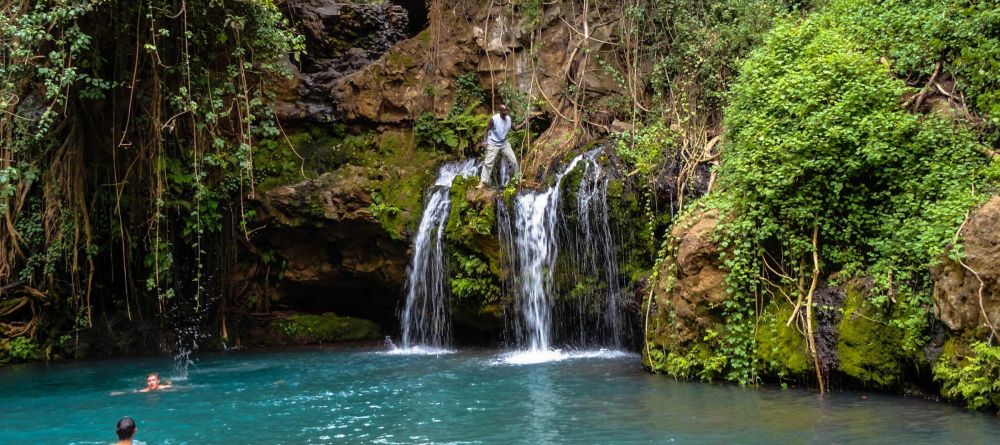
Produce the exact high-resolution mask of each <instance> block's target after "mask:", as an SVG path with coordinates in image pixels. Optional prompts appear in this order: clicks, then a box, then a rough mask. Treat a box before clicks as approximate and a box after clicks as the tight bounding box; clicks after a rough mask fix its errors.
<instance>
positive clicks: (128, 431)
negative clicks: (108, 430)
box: [115, 416, 137, 445]
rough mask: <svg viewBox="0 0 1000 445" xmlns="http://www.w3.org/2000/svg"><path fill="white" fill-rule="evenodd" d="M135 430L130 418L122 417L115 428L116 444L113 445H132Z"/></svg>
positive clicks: (133, 422)
mask: <svg viewBox="0 0 1000 445" xmlns="http://www.w3.org/2000/svg"><path fill="white" fill-rule="evenodd" d="M136 429H137V428H136V427H135V421H134V420H132V418H131V417H128V416H125V417H122V418H121V420H119V421H118V426H117V427H115V433H116V434H118V442H115V445H132V436H135V430H136Z"/></svg>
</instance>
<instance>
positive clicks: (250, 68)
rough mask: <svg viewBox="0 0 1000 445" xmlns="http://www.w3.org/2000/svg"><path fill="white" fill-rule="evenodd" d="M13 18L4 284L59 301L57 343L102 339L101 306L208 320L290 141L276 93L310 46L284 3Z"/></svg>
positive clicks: (7, 75)
mask: <svg viewBox="0 0 1000 445" xmlns="http://www.w3.org/2000/svg"><path fill="white" fill-rule="evenodd" d="M4 14H5V15H4V20H2V21H0V22H2V23H0V42H2V43H3V45H0V48H2V49H0V57H2V59H3V60H4V63H2V64H0V107H2V110H3V113H0V134H3V135H4V136H3V137H2V138H0V159H2V161H0V213H2V214H3V215H2V216H3V219H5V220H6V221H9V222H10V223H11V224H13V225H14V227H18V228H19V230H18V231H17V232H13V231H3V232H2V233H0V246H3V248H4V249H5V250H4V252H0V281H2V282H9V281H13V279H14V278H15V277H17V278H20V279H23V280H24V281H25V284H26V285H28V286H32V287H34V288H36V289H38V290H39V291H41V292H43V293H45V294H46V295H48V296H50V297H51V300H48V301H47V304H46V305H45V307H44V309H43V311H41V312H42V313H40V314H37V317H38V320H34V321H38V322H39V326H40V328H41V332H38V333H36V335H41V336H44V335H47V332H45V331H51V332H56V331H58V330H60V329H67V328H68V329H78V328H81V327H84V328H85V327H89V326H90V325H91V324H92V321H93V320H91V319H90V315H91V314H92V311H91V309H92V307H93V306H96V307H107V308H115V307H124V308H127V309H126V310H128V311H129V318H131V317H132V316H133V315H135V314H143V316H144V317H151V316H155V315H160V316H164V315H165V311H166V309H167V305H166V301H167V300H171V299H174V297H176V296H181V295H183V296H186V297H191V298H192V300H193V302H194V304H192V305H190V306H191V309H197V308H198V307H199V306H200V301H201V300H200V296H201V294H202V293H203V292H204V280H203V279H202V278H203V273H204V268H205V262H206V261H208V260H206V258H208V257H209V255H207V254H206V252H208V251H209V250H212V249H211V248H212V247H213V244H214V243H216V242H218V240H219V239H223V237H219V236H217V235H219V234H221V233H222V232H223V231H224V230H225V229H226V228H227V227H228V228H230V229H231V230H234V231H235V230H238V228H243V229H244V230H246V227H247V222H248V220H250V219H252V218H253V217H254V214H253V212H252V211H246V210H244V209H246V206H245V205H243V204H244V203H243V200H244V199H246V197H248V196H253V195H254V188H255V186H256V185H258V184H260V182H261V181H262V180H263V179H265V178H266V177H267V176H268V175H269V174H271V172H265V171H258V170H256V169H255V166H254V150H255V148H257V147H259V146H260V145H261V142H262V141H265V140H272V139H275V138H277V137H278V136H279V134H280V131H279V128H278V126H277V123H276V122H275V120H274V116H273V113H272V112H271V106H270V102H271V97H272V93H269V92H268V90H267V88H265V87H264V85H265V82H269V81H272V80H274V79H276V78H278V77H280V76H285V75H288V74H289V71H288V64H287V62H286V57H287V56H288V55H289V54H291V55H292V57H293V58H295V57H297V54H298V52H300V51H301V50H302V49H303V48H304V46H303V45H304V41H303V39H302V37H301V36H296V35H295V34H294V33H293V32H292V31H291V30H290V29H289V24H288V23H287V21H286V20H285V19H284V17H283V16H282V13H281V11H279V10H278V8H277V7H276V6H275V5H274V4H273V3H272V2H270V1H253V2H247V1H240V0H188V1H187V2H186V3H184V5H183V7H182V5H180V4H178V2H175V1H172V0H149V1H142V2H135V1H124V0H105V1H63V0H42V1H37V2H19V3H18V4H16V5H12V6H11V7H10V8H6V9H5V10H4ZM112 22H113V23H114V24H115V26H107V25H108V24H109V23H112ZM275 147H276V146H275V145H272V146H271V147H269V148H265V149H264V152H270V153H271V154H273V152H275V151H278V150H280V149H278V148H275ZM275 157H277V156H275ZM22 229H23V230H22ZM229 235H232V236H233V237H234V236H235V234H234V233H230V234H229ZM112 270H114V271H118V272H114V273H112V272H106V271H112ZM143 281H145V283H143ZM143 284H145V286H143ZM143 288H145V289H146V292H141V291H140V292H138V294H136V292H135V290H140V289H143ZM97 289H100V292H97V291H96V290H97ZM126 296H127V297H126ZM185 309H187V307H186V306H185ZM81 314H84V315H81ZM42 320H44V322H42ZM81 320H83V321H82V322H81Z"/></svg>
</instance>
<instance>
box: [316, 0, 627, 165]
mask: <svg viewBox="0 0 1000 445" xmlns="http://www.w3.org/2000/svg"><path fill="white" fill-rule="evenodd" d="M595 16H597V15H596V12H595V11H591V13H590V14H589V15H588V14H583V12H582V10H580V8H579V7H578V5H577V6H574V5H572V4H571V3H570V2H555V3H552V4H546V5H544V6H543V7H542V9H541V11H540V14H539V17H537V22H536V23H535V24H534V25H529V24H527V23H525V22H524V16H523V14H519V13H516V12H515V11H514V10H513V9H512V8H511V7H510V6H509V5H508V4H502V3H490V2H482V1H471V2H455V3H454V4H448V2H431V4H430V10H429V21H430V24H429V27H428V29H426V30H424V31H422V32H420V33H419V34H417V35H416V36H414V37H412V38H410V39H407V40H404V41H401V42H399V43H397V44H396V45H395V46H393V47H392V49H391V50H390V51H389V52H387V53H386V54H385V55H383V56H382V57H381V58H380V59H379V60H378V61H376V62H375V63H372V64H371V65H369V66H367V67H365V68H364V69H362V70H360V71H358V72H356V73H354V74H352V75H350V76H345V77H342V78H340V79H338V80H337V81H336V82H334V83H333V84H332V88H331V95H332V97H333V100H334V102H335V103H336V107H337V111H338V113H337V114H338V117H339V118H341V119H343V120H344V121H346V122H349V123H361V124H365V125H371V124H374V125H388V126H401V125H410V124H411V123H412V122H413V120H414V119H416V118H417V117H419V116H420V115H422V114H424V113H434V114H435V115H437V116H444V115H445V114H447V113H448V111H449V110H450V109H451V107H452V105H453V103H454V100H455V93H456V88H455V82H456V79H458V77H459V76H462V75H466V74H468V73H475V74H477V75H478V77H479V80H480V84H481V85H482V86H483V88H484V90H486V94H487V98H486V99H487V104H486V108H487V109H488V110H487V111H491V110H492V109H493V108H492V107H493V106H495V105H499V103H500V102H501V101H502V100H503V99H502V98H501V97H502V96H503V94H501V93H502V91H504V88H511V87H512V88H513V89H515V90H517V91H519V92H521V93H524V94H528V93H530V94H531V95H533V96H535V97H536V98H538V99H539V100H538V104H536V105H535V107H536V108H535V110H534V111H535V112H536V114H538V115H539V116H538V117H537V118H538V119H540V120H542V121H545V122H549V123H550V125H549V127H548V128H547V129H546V130H545V131H544V132H543V133H542V134H541V135H540V136H539V137H538V138H537V139H536V140H535V142H536V143H535V144H534V148H533V149H532V150H529V151H528V152H526V154H525V159H524V160H523V162H522V167H523V173H524V177H525V178H529V179H530V178H536V177H538V176H542V175H544V174H545V173H546V172H548V171H549V169H551V168H552V167H553V165H554V164H557V163H559V162H560V161H561V159H562V155H563V154H565V152H566V151H568V150H569V149H571V148H573V147H575V146H576V144H575V143H577V142H581V140H580V138H581V137H584V136H581V135H584V134H590V133H588V132H586V131H578V130H581V129H588V128H590V127H592V126H593V124H592V123H591V122H589V121H591V120H593V119H589V118H585V117H584V111H585V110H582V109H579V108H578V107H574V103H575V102H582V103H584V104H594V103H596V101H597V100H598V99H599V98H601V97H605V96H609V95H611V94H613V93H620V92H621V91H622V89H621V87H620V86H619V84H618V83H617V82H616V81H615V78H614V77H612V76H610V75H609V74H608V73H607V72H606V71H607V70H603V69H599V68H598V62H597V58H596V56H592V54H600V55H601V56H600V57H602V58H604V57H609V58H610V57H613V56H612V55H611V54H612V53H613V51H611V48H610V47H608V48H605V47H604V44H603V43H600V42H605V41H612V40H614V39H613V38H612V37H611V33H612V32H614V31H613V30H614V29H615V27H613V26H601V27H594V28H591V33H592V34H591V36H590V37H591V39H589V40H587V42H585V44H586V45H584V43H581V42H580V36H579V35H577V34H575V33H574V31H573V29H574V28H571V27H570V26H568V25H567V24H568V23H572V24H576V25H575V26H579V27H580V28H581V29H582V28H583V25H582V21H584V20H587V19H588V17H589V18H590V19H591V20H592V19H593V17H595ZM530 26H534V27H535V28H530ZM582 46H586V48H585V49H581V48H580V47H582ZM532 48H536V49H535V50H533V49H532ZM538 48H541V49H538ZM602 60H603V59H602ZM578 72H582V73H583V74H577V73H578ZM569 79H574V82H575V83H578V84H580V85H581V86H582V88H580V89H579V90H578V91H579V92H578V93H577V94H576V95H573V97H570V96H569V93H568V91H571V90H572V88H570V87H569ZM525 111H529V110H515V112H516V113H515V114H523V113H524V112H525ZM575 119H577V120H579V122H577V123H574V122H573V120H575ZM585 119H586V120H587V122H584V120H585ZM608 124H610V121H608ZM607 130H608V128H607V127H606V126H605V128H603V130H596V131H605V132H606V131H607ZM536 179H537V178H536Z"/></svg>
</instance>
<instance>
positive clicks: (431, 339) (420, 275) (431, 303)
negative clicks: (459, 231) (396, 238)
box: [400, 160, 477, 351]
mask: <svg viewBox="0 0 1000 445" xmlns="http://www.w3.org/2000/svg"><path fill="white" fill-rule="evenodd" d="M476 170H477V164H476V162H475V161H474V160H466V161H463V162H453V163H448V164H445V165H443V166H442V167H441V169H440V170H439V171H438V176H437V180H436V181H435V182H434V186H432V187H431V188H430V190H429V191H428V193H427V198H426V204H425V205H424V213H423V216H421V218H420V226H419V228H418V229H417V236H416V238H414V240H413V257H412V258H411V260H410V270H409V276H408V277H407V284H406V303H405V306H404V307H403V311H402V313H401V314H400V318H401V324H402V331H403V333H402V334H403V335H402V341H401V343H402V344H401V349H402V350H404V351H405V350H410V349H413V348H414V347H417V346H420V347H422V348H423V349H426V348H428V347H429V348H431V349H434V350H442V349H443V348H445V347H447V346H448V345H449V344H450V343H451V333H450V328H449V316H448V315H449V314H448V301H447V289H446V287H445V284H446V279H447V277H446V276H445V273H446V269H447V267H446V266H447V264H446V258H445V253H444V229H445V226H446V225H447V224H448V212H449V211H450V209H451V185H452V183H453V182H454V181H455V178H457V177H459V176H462V177H468V176H474V175H475V174H476Z"/></svg>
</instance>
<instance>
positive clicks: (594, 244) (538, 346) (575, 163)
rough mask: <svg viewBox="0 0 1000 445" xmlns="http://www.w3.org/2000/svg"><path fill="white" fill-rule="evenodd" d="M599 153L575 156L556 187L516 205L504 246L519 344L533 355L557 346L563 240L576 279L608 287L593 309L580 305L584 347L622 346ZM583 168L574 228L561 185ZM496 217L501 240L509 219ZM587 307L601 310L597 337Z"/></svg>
mask: <svg viewBox="0 0 1000 445" xmlns="http://www.w3.org/2000/svg"><path fill="white" fill-rule="evenodd" d="M599 154H600V150H599V149H598V150H593V151H590V152H587V153H584V154H582V155H579V156H577V157H576V158H574V159H573V160H572V161H570V162H569V164H567V165H566V166H565V167H563V168H562V170H560V171H559V172H558V173H557V174H556V178H555V183H554V184H553V185H552V186H551V187H549V188H548V189H547V190H545V191H543V192H528V193H525V194H522V195H520V196H518V197H517V198H516V201H515V203H514V215H513V218H514V221H513V228H514V230H513V233H510V234H509V235H508V236H512V241H511V240H510V239H508V240H507V241H506V242H505V244H508V245H509V247H508V253H509V254H510V255H512V257H513V260H514V261H513V263H514V264H513V265H514V266H515V271H516V277H517V278H516V285H515V286H514V287H515V291H516V292H517V293H518V298H519V301H520V306H521V308H520V309H521V316H520V318H519V320H518V321H517V325H516V328H517V330H518V340H519V341H520V344H521V346H522V347H526V348H527V350H528V351H529V352H545V351H549V350H550V349H551V348H552V345H553V336H554V334H555V333H554V332H553V330H554V328H553V307H554V306H555V302H554V296H555V295H556V293H557V292H558V291H559V290H558V289H556V285H555V283H554V279H553V276H554V275H555V274H556V272H557V270H556V269H557V267H558V264H557V261H558V259H559V254H560V249H559V247H560V245H559V244H560V242H559V240H560V239H565V240H567V241H568V243H569V247H570V250H571V253H572V258H571V260H572V261H571V263H572V264H573V265H575V269H576V274H577V276H578V277H580V278H581V279H582V278H592V279H601V280H602V281H603V282H604V283H603V284H604V286H605V287H604V288H603V291H604V292H603V293H602V294H603V295H600V296H597V298H598V300H597V301H596V302H594V304H589V303H590V301H586V302H585V303H588V304H582V303H578V304H577V307H578V308H579V311H580V314H581V315H580V319H581V320H580V322H579V324H580V334H579V336H580V343H581V344H580V346H605V347H613V348H620V347H621V344H622V340H621V337H622V329H621V315H620V313H621V303H620V293H621V292H620V291H621V289H620V286H619V284H618V265H617V259H616V255H615V251H614V250H615V246H614V243H613V240H612V237H611V229H610V224H609V222H608V208H607V199H606V198H607V184H608V179H607V177H606V175H604V174H603V171H602V169H601V167H600V164H598V162H597V156H598V155H599ZM581 164H582V165H583V171H582V173H581V175H580V184H579V186H578V187H577V188H576V189H575V191H576V202H575V203H573V204H574V205H575V206H576V211H577V221H576V223H575V224H572V225H571V224H569V223H567V221H566V218H565V217H564V215H563V214H562V212H563V210H564V209H563V205H564V204H563V202H562V196H561V195H562V191H561V189H562V181H563V178H564V177H566V176H567V175H568V174H569V173H570V172H573V171H574V170H575V169H577V168H579V167H580V166H581ZM498 216H499V217H500V218H501V221H500V226H501V230H500V234H501V236H503V235H504V234H505V231H504V229H503V227H504V225H505V222H504V221H503V220H502V218H504V217H505V216H506V215H505V214H504V213H498ZM571 226H572V227H571ZM561 231H562V232H564V233H562V234H561V233H560V232H561ZM508 233H509V232H508ZM501 241H502V242H503V241H504V240H501ZM602 272H603V273H602ZM578 282H584V281H582V280H578ZM588 308H591V309H593V308H597V310H598V311H600V323H599V324H600V325H601V326H599V327H598V329H597V334H596V335H591V333H592V332H594V330H593V329H592V328H591V327H588V326H587V322H586V320H585V319H586V318H587V317H586V316H585V315H584V312H585V311H586V310H587V309H588Z"/></svg>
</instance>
